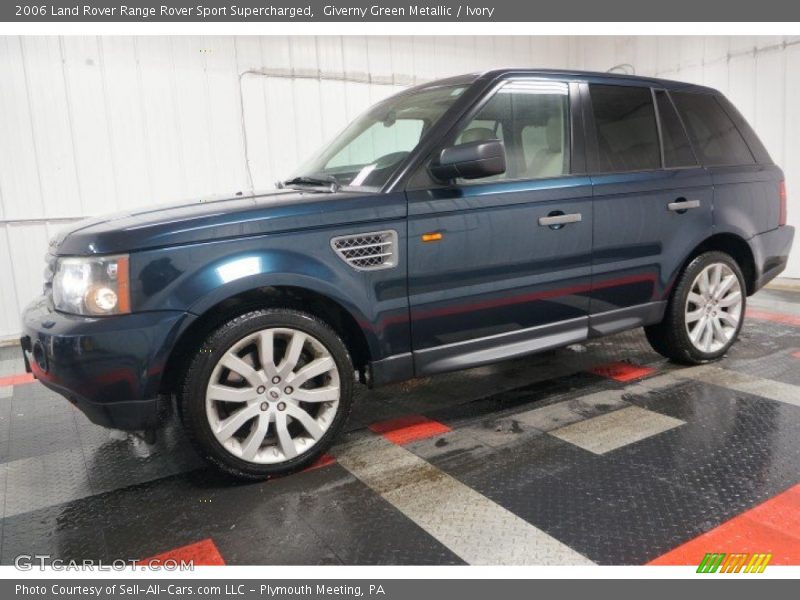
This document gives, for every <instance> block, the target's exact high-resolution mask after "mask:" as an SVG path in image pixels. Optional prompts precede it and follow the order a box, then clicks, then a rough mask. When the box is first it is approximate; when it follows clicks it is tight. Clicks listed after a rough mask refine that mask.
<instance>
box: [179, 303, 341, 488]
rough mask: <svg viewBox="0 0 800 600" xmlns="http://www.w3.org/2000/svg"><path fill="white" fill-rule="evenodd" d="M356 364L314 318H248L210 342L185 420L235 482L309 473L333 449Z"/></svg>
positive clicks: (278, 313)
mask: <svg viewBox="0 0 800 600" xmlns="http://www.w3.org/2000/svg"><path fill="white" fill-rule="evenodd" d="M353 381H354V377H353V366H352V362H351V360H350V356H349V354H348V352H347V348H346V347H345V345H344V343H343V342H342V340H341V339H340V338H339V336H338V335H337V334H336V332H334V331H333V330H332V329H331V328H330V327H329V326H328V325H327V324H326V323H324V322H323V321H321V320H319V319H317V318H316V317H314V316H312V315H309V314H306V313H302V312H298V311H294V310H288V309H264V310H258V311H253V312H249V313H247V314H244V315H241V316H239V317H236V318H235V319H233V320H231V321H229V322H228V323H226V324H225V325H223V326H222V327H220V328H219V329H218V330H217V331H215V332H214V333H213V334H211V336H209V338H208V339H207V340H206V342H205V344H204V345H203V347H201V348H200V349H199V350H198V352H197V354H196V355H195V357H194V359H193V360H192V362H191V365H190V366H189V369H188V370H187V373H186V377H185V380H184V385H183V389H182V393H181V403H182V406H183V411H182V413H183V420H184V425H185V426H186V428H187V430H188V432H189V434H190V437H191V438H192V440H193V441H194V443H195V444H196V446H197V447H198V449H199V450H200V452H201V453H202V455H203V456H204V458H206V460H208V461H209V462H211V463H212V464H214V465H215V466H217V467H219V468H221V469H222V470H224V471H226V472H228V473H231V474H233V475H235V476H237V477H243V478H248V479H261V478H265V477H269V476H271V475H281V474H285V473H290V472H292V471H296V470H298V469H301V468H303V467H305V466H307V465H309V464H310V463H311V462H313V461H314V460H315V459H316V458H317V457H319V456H320V455H321V454H322V453H323V452H324V451H325V450H326V449H327V448H328V447H330V445H331V443H332V441H333V439H334V438H335V436H336V435H337V433H338V432H339V431H340V430H341V428H342V426H343V425H344V422H345V420H346V419H347V416H348V414H349V412H350V406H351V403H352V389H353Z"/></svg>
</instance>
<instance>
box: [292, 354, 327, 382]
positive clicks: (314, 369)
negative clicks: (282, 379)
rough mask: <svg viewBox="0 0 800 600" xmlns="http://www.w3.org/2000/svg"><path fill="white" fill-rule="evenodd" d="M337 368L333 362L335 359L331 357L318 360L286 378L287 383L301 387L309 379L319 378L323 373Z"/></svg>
mask: <svg viewBox="0 0 800 600" xmlns="http://www.w3.org/2000/svg"><path fill="white" fill-rule="evenodd" d="M335 367H336V363H334V362H333V359H332V358H331V357H330V356H325V357H323V358H318V359H316V360H314V361H312V362H310V363H308V364H307V365H305V366H304V367H303V368H302V369H300V370H299V371H297V372H296V373H292V374H290V375H289V376H288V377H287V378H286V382H287V383H291V384H292V385H294V386H298V387H299V386H301V385H303V384H304V383H305V382H306V381H308V380H309V379H314V377H319V376H320V375H322V374H323V373H327V372H328V371H330V370H331V369H333V368H335Z"/></svg>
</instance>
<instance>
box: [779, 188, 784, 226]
mask: <svg viewBox="0 0 800 600" xmlns="http://www.w3.org/2000/svg"><path fill="white" fill-rule="evenodd" d="M778 195H779V197H780V209H779V210H778V226H780V225H786V182H785V181H781V185H780V188H779V190H778Z"/></svg>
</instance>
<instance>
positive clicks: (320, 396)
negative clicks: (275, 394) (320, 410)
mask: <svg viewBox="0 0 800 600" xmlns="http://www.w3.org/2000/svg"><path fill="white" fill-rule="evenodd" d="M292 398H293V399H294V400H297V401H299V402H333V401H334V400H338V399H339V386H334V385H328V386H325V387H321V388H315V389H313V390H304V389H297V390H295V391H294V393H293V394H292Z"/></svg>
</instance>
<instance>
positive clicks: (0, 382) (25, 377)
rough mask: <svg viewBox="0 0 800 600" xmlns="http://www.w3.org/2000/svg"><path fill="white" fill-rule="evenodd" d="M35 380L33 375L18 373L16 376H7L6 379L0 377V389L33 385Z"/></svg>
mask: <svg viewBox="0 0 800 600" xmlns="http://www.w3.org/2000/svg"><path fill="white" fill-rule="evenodd" d="M34 381H36V379H35V378H34V377H33V373H19V374H17V375H9V376H8V377H0V387H3V386H6V385H23V384H26V383H33V382H34Z"/></svg>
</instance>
